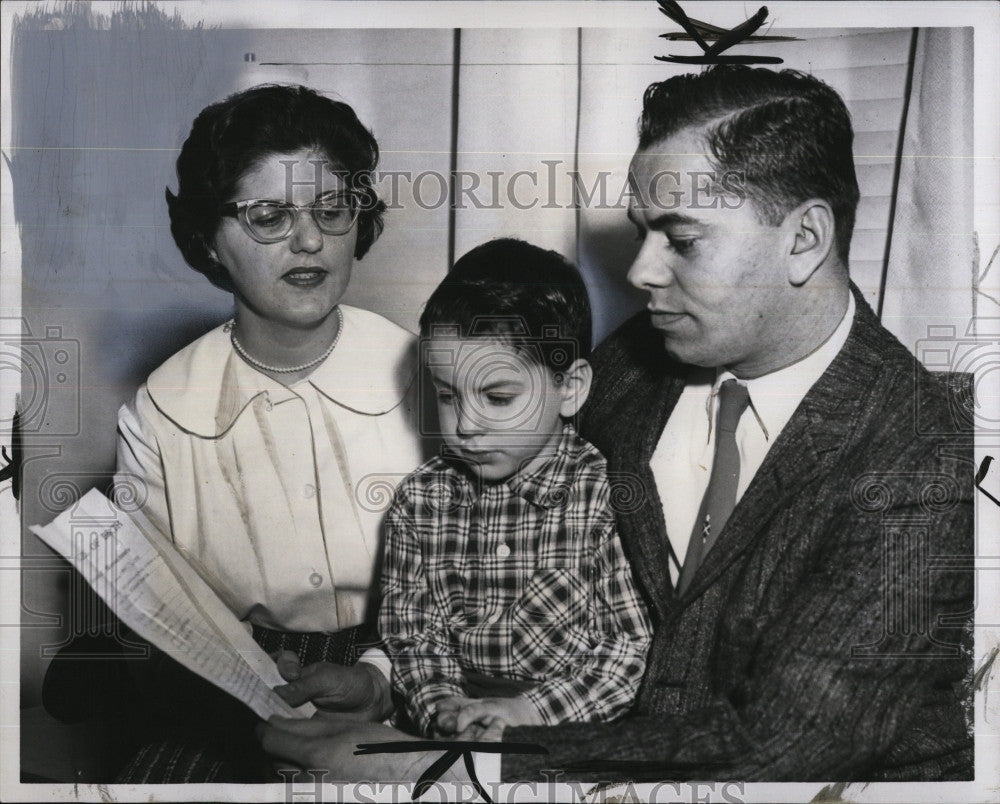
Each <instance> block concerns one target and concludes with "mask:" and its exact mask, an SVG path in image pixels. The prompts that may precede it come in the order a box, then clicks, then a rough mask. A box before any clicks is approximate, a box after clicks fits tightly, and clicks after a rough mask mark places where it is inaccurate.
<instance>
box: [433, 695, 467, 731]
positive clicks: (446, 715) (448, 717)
mask: <svg viewBox="0 0 1000 804" xmlns="http://www.w3.org/2000/svg"><path fill="white" fill-rule="evenodd" d="M470 703H475V699H474V698H466V697H464V696H462V695H453V696H452V697H450V698H442V699H441V700H439V701H438V702H437V703H436V704H435V705H434V706H435V710H434V712H435V713H434V726H433V728H432V731H433V736H434V737H454V736H455V735H456V734H457V733H458V713H459V712H460V711H461V709H462V707H463V706H468V705H469V704H470Z"/></svg>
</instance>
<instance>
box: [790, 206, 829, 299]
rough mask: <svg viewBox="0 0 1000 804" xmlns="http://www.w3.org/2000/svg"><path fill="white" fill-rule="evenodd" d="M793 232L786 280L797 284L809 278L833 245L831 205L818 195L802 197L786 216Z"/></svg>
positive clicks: (801, 283)
mask: <svg viewBox="0 0 1000 804" xmlns="http://www.w3.org/2000/svg"><path fill="white" fill-rule="evenodd" d="M785 225H786V226H787V227H788V229H789V230H790V233H791V235H792V248H791V251H790V252H789V254H788V281H789V282H791V283H792V284H793V285H795V286H796V287H799V286H801V285H804V284H805V283H806V282H808V281H809V277H811V276H812V275H813V274H814V273H816V271H817V269H818V268H819V267H820V266H821V265H822V264H823V263H824V262H826V260H827V258H828V257H829V256H830V253H831V251H832V250H833V247H834V239H835V237H836V226H835V220H834V217H833V210H832V209H830V205H829V204H828V203H827V202H826V201H823V200H822V199H819V198H812V199H810V200H808V201H803V202H802V203H801V204H799V205H798V206H797V207H795V209H793V210H792V211H791V212H789V213H788V215H786V216H785Z"/></svg>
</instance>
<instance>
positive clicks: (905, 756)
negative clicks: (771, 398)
mask: <svg viewBox="0 0 1000 804" xmlns="http://www.w3.org/2000/svg"><path fill="white" fill-rule="evenodd" d="M852 292H854V295H855V299H856V302H857V311H856V313H855V318H854V322H853V324H852V327H851V332H850V335H849V337H848V340H847V342H846V344H845V345H844V347H843V349H842V350H841V351H840V353H839V354H838V355H837V357H836V358H835V359H834V361H833V363H832V364H831V365H830V366H829V368H828V369H827V370H826V372H825V373H824V374H823V375H822V377H821V378H820V379H819V380H818V381H817V382H816V384H815V385H814V386H813V387H812V389H811V390H810V391H809V393H808V394H807V395H806V397H805V398H804V399H803V401H802V403H801V404H800V405H799V407H798V409H797V410H796V412H795V413H794V415H793V416H792V419H791V420H790V421H789V422H788V424H787V425H786V427H785V429H784V430H783V431H782V432H781V434H780V435H779V436H778V438H777V439H776V440H775V443H774V444H773V446H772V447H771V449H770V451H769V452H768V454H767V457H766V458H765V460H764V463H763V464H762V465H761V467H760V469H759V470H758V472H757V474H756V475H755V476H754V478H753V480H752V481H751V483H750V485H749V487H748V488H747V490H746V492H745V493H744V495H743V497H742V498H741V500H740V501H739V503H738V504H737V506H736V508H735V510H734V511H733V514H732V516H731V517H730V519H729V521H728V522H727V523H726V525H725V528H724V529H723V531H722V532H721V533H720V535H719V539H718V542H717V543H716V545H715V546H714V547H713V548H712V550H711V551H710V552H709V553H708V555H707V556H706V558H705V561H704V563H703V564H702V565H701V567H700V568H699V570H698V572H697V574H696V575H695V577H694V579H693V582H692V583H691V585H690V586H689V588H688V589H687V590H686V591H685V593H684V595H683V596H681V597H678V596H677V595H676V593H675V590H674V589H673V588H672V585H671V581H670V574H669V571H668V566H667V560H668V558H667V556H668V551H667V549H666V546H667V536H666V528H665V525H664V521H663V514H662V509H661V504H660V500H659V497H658V495H657V490H656V485H655V482H654V479H653V475H652V472H651V470H650V468H649V459H650V456H651V455H652V453H653V450H654V448H655V447H656V444H657V441H658V440H659V438H660V434H661V433H662V431H663V427H664V425H665V423H666V421H667V418H668V417H669V416H670V413H671V410H672V409H673V407H674V405H675V404H676V402H677V399H678V397H679V396H680V393H681V390H682V389H683V386H684V376H685V372H686V368H685V367H684V366H682V365H680V364H677V363H674V362H672V361H671V360H670V359H669V358H668V357H667V356H666V354H665V353H664V351H663V344H662V338H661V336H660V335H659V334H658V333H657V332H656V331H655V330H653V329H652V328H651V326H650V325H649V321H648V315H647V314H645V313H641V314H639V315H637V316H636V317H634V318H633V319H631V320H629V321H627V322H626V323H625V324H624V325H623V326H622V327H621V328H620V329H619V330H618V331H616V332H615V333H614V334H612V335H611V336H610V337H609V338H608V339H607V341H605V343H604V344H603V345H602V346H601V347H600V348H599V349H598V350H597V352H596V353H595V357H594V364H595V375H596V383H595V387H594V390H593V393H592V396H591V399H590V401H589V402H588V406H587V409H586V410H585V413H584V416H585V418H584V421H583V424H582V429H583V432H584V434H585V436H586V437H587V438H588V439H589V440H590V441H592V442H593V443H594V444H595V445H596V446H597V447H598V448H599V449H600V450H601V451H602V452H603V453H604V455H605V456H606V457H607V459H608V468H609V477H610V478H611V479H612V482H613V483H614V482H615V481H616V480H617V482H619V483H624V484H626V485H631V488H629V489H626V491H627V492H628V493H623V494H622V495H621V496H620V498H619V499H623V500H627V504H622V505H620V506H619V509H618V514H617V515H618V525H619V533H620V535H621V539H622V542H623V545H624V547H625V550H626V553H627V554H628V556H629V559H630V561H631V563H632V566H633V567H634V568H635V571H636V574H637V578H638V581H639V583H640V588H641V589H642V591H643V593H644V594H645V596H646V598H647V603H648V605H649V608H650V612H651V615H652V617H653V620H654V629H655V630H654V637H653V642H652V646H651V648H650V653H649V657H648V661H647V669H646V675H645V677H644V680H643V684H642V687H641V689H640V692H639V696H638V698H637V700H636V704H635V707H634V709H633V712H632V713H631V714H630V715H629V716H628V717H626V718H625V719H623V720H619V721H617V722H614V723H608V724H598V725H593V724H583V725H578V724H568V725H562V726H556V727H551V728H540V727H520V728H514V729H508V730H506V731H505V732H504V739H505V740H515V741H525V742H533V743H539V744H541V745H543V746H545V747H546V748H547V749H548V752H549V753H548V755H544V756H535V755H506V756H504V758H503V764H502V775H503V778H504V780H505V781H507V780H513V779H519V778H534V777H537V776H538V773H539V771H540V770H541V769H562V770H565V771H567V773H566V777H565V778H578V779H588V780H615V779H621V778H627V779H633V780H647V781H649V780H655V779H663V780H675V781H676V780H685V779H704V780H710V779H716V780H722V779H732V780H736V779H738V780H745V781H815V780H823V781H838V780H856V781H878V780H884V781H902V780H914V781H923V780H938V779H971V778H972V776H973V761H972V736H971V725H970V722H969V721H970V719H971V709H970V696H971V691H970V686H969V681H970V677H971V657H972V653H971V643H972V639H971V618H972V607H973V605H972V600H973V575H972V564H971V557H972V555H973V522H972V477H973V464H972V435H971V432H969V431H967V430H966V431H964V432H963V431H962V429H961V428H960V427H957V426H956V424H954V423H953V422H954V421H955V419H956V417H955V415H954V412H953V410H952V408H951V406H950V405H951V397H950V396H949V394H948V391H947V389H946V386H945V384H944V383H943V382H941V381H939V380H938V379H935V378H934V377H932V376H931V375H930V374H928V372H926V371H925V369H923V367H922V366H921V365H920V364H919V363H918V361H917V360H916V359H914V357H913V356H912V355H911V354H910V353H909V352H908V351H907V350H906V349H905V348H904V347H903V346H902V344H900V343H899V342H898V341H897V340H896V339H895V338H894V337H893V336H892V335H891V334H890V333H889V332H887V331H886V330H885V329H884V328H883V327H882V326H881V325H880V324H879V322H878V320H877V319H876V317H875V315H874V313H873V312H872V310H871V308H870V307H869V306H868V305H867V304H866V302H865V301H864V299H863V298H862V297H861V294H860V293H859V292H858V291H857V289H856V288H853V287H852Z"/></svg>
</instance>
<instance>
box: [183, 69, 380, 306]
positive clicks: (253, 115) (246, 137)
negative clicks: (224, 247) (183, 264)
mask: <svg viewBox="0 0 1000 804" xmlns="http://www.w3.org/2000/svg"><path fill="white" fill-rule="evenodd" d="M303 148H309V149H315V150H317V151H319V152H320V153H322V154H323V155H325V156H326V158H327V159H328V160H329V161H330V163H331V169H332V170H333V171H334V172H335V173H337V172H342V174H343V178H344V181H345V184H346V185H347V187H348V188H350V189H352V190H354V191H356V192H357V193H358V194H359V202H360V205H361V214H360V215H359V216H358V222H357V224H356V225H357V227H358V241H357V245H356V246H355V249H354V256H355V258H356V259H360V258H361V257H363V256H364V255H365V253H367V251H368V249H369V248H370V247H371V245H372V243H374V242H375V241H376V240H377V239H378V236H379V235H380V234H381V233H382V216H383V214H384V212H385V203H384V202H383V201H381V200H380V199H379V198H378V196H377V195H376V193H375V190H374V189H373V187H372V183H373V172H374V170H375V168H376V166H377V165H378V157H379V152H378V143H377V142H376V141H375V138H374V137H373V136H372V134H371V132H370V131H369V130H368V129H366V128H365V127H364V126H363V125H362V124H361V121H360V120H358V117H357V115H356V114H355V113H354V110H353V109H352V108H351V107H350V106H348V105H347V104H346V103H342V102H340V101H335V100H331V99H329V98H325V97H323V96H322V95H320V94H319V93H318V92H315V91H314V90H312V89H309V88H308V87H303V86H297V85H291V86H283V85H278V84H267V85H262V86H257V87H253V88H251V89H248V90H245V91H243V92H238V93H236V94H235V95H230V96H229V97H228V98H226V99H225V100H224V101H221V102H219V103H213V104H212V105H211V106H207V107H206V108H205V109H203V110H202V112H201V114H199V115H198V117H196V118H195V121H194V124H193V125H192V126H191V133H190V134H189V135H188V138H187V140H185V141H184V146H183V147H182V148H181V154H180V156H179V157H177V182H178V190H177V195H174V194H173V193H171V192H170V189H169V188H168V189H167V191H166V194H167V207H168V208H169V210H170V232H171V234H172V235H173V236H174V242H176V243H177V247H178V248H179V249H180V250H181V254H183V255H184V259H185V260H186V261H187V263H188V265H190V266H191V267H192V268H194V269H195V270H196V271H199V272H200V273H203V274H204V275H205V276H207V277H208V278H209V280H211V282H212V283H213V284H214V285H217V286H218V287H220V288H222V289H224V290H227V291H232V289H233V287H232V283H231V281H230V278H229V274H228V272H227V271H226V269H225V267H224V266H223V265H222V264H221V263H219V262H217V261H216V260H214V259H212V257H211V254H210V246H211V242H212V240H213V238H214V237H215V233H216V231H217V230H218V227H219V222H220V220H221V216H220V215H219V207H220V206H221V205H222V204H224V203H226V202H228V201H231V200H233V193H234V192H235V190H236V185H237V183H238V182H239V180H240V179H241V178H242V177H243V176H244V175H245V174H246V173H247V172H248V171H249V170H251V169H252V168H253V167H254V165H256V164H257V163H258V162H259V161H260V160H261V159H263V158H265V157H267V156H268V155H270V154H279V153H291V152H293V151H298V150H300V149H303Z"/></svg>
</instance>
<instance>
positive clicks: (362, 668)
mask: <svg viewBox="0 0 1000 804" xmlns="http://www.w3.org/2000/svg"><path fill="white" fill-rule="evenodd" d="M275 662H276V664H277V665H278V672H279V673H281V677H282V678H283V679H285V681H287V682H289V683H288V684H284V685H282V686H279V687H275V688H274V691H275V692H276V693H278V695H280V696H281V697H282V699H284V701H285V702H286V703H288V704H289V705H290V706H299V705H301V704H303V703H305V702H306V701H311V702H312V703H313V705H314V706H315V707H316V708H317V709H319V710H321V711H325V712H336V713H338V714H341V715H343V716H344V717H345V718H347V719H350V720H355V721H357V720H363V721H372V720H374V721H382V720H385V719H386V718H387V717H389V715H390V714H392V709H393V706H392V692H391V690H390V688H389V681H388V679H387V678H386V677H385V676H384V675H382V672H381V671H380V670H379V669H378V668H377V667H375V666H374V665H372V664H368V663H367V662H358V663H357V664H355V665H353V666H352V667H344V666H342V665H339V664H331V663H330V662H316V663H315V664H309V665H306V666H305V667H302V666H301V665H300V664H299V659H298V657H297V656H296V655H295V654H294V653H292V652H291V651H287V650H286V651H282V652H281V653H280V654H279V655H278V656H277V657H276V658H275Z"/></svg>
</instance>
